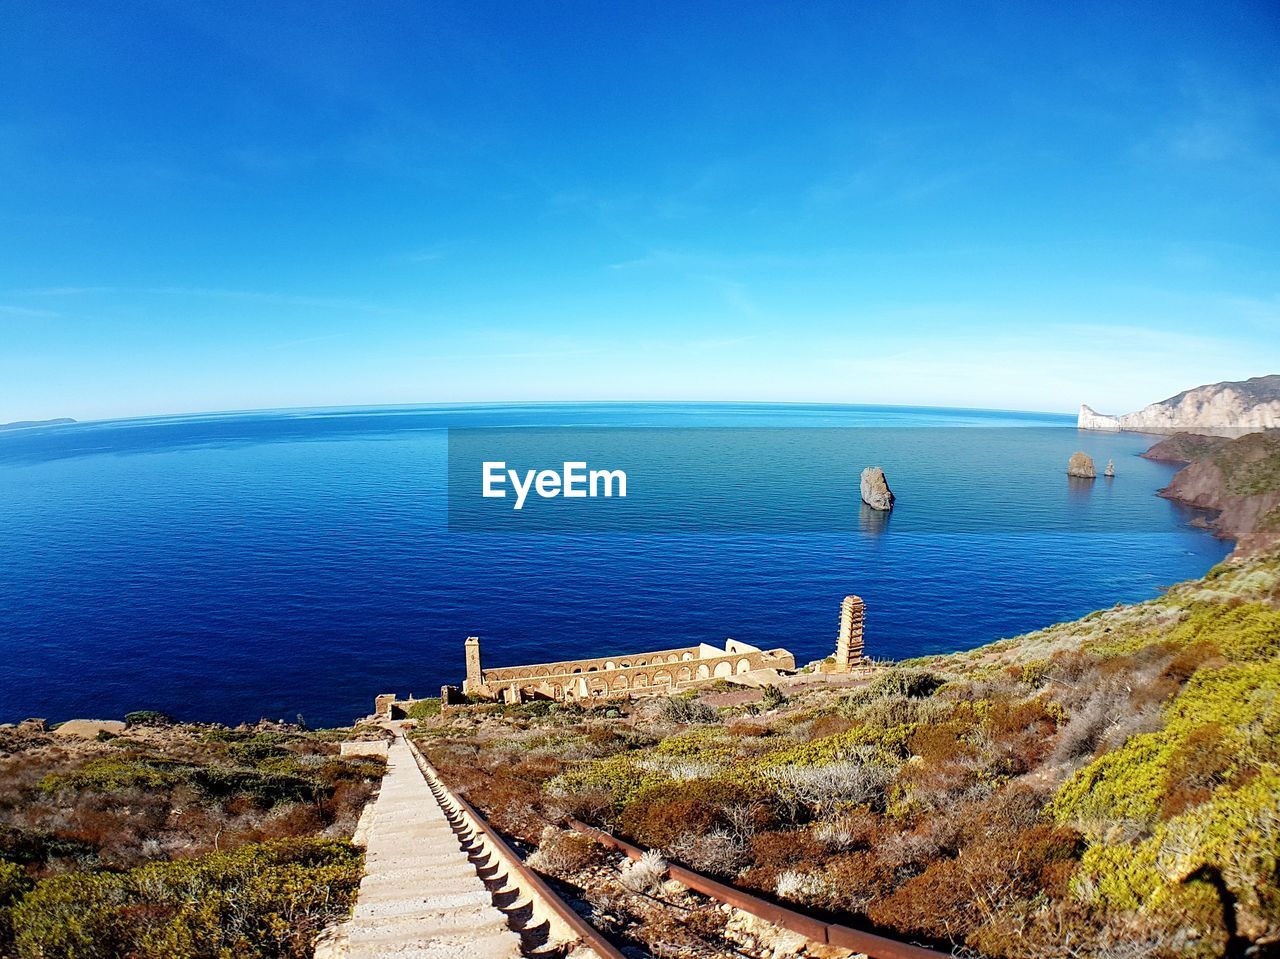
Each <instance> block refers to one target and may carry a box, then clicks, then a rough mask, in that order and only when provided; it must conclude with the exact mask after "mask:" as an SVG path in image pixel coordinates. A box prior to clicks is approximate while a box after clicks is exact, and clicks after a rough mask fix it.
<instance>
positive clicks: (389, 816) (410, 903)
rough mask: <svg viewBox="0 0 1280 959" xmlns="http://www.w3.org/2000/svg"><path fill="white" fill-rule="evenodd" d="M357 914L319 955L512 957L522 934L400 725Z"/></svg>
mask: <svg viewBox="0 0 1280 959" xmlns="http://www.w3.org/2000/svg"><path fill="white" fill-rule="evenodd" d="M369 816H370V817H371V818H370V822H369V828H368V844H367V846H366V851H365V877H364V879H363V880H361V882H360V895H359V898H358V899H357V901H356V907H355V912H354V914H353V915H352V917H351V918H350V919H349V920H348V921H347V922H345V923H343V924H342V925H341V926H339V927H338V929H337V930H336V931H335V934H334V935H332V936H331V937H329V938H328V939H326V940H324V941H322V943H321V944H320V946H319V947H317V949H316V959H340V957H341V959H383V957H387V959H391V957H396V959H511V957H517V956H519V955H520V936H519V935H518V934H517V933H515V932H513V931H512V930H511V929H510V928H509V927H508V924H507V918H506V916H504V915H503V913H502V912H500V911H499V910H498V908H497V907H496V906H495V905H494V904H493V897H492V895H491V894H490V891H489V889H488V888H486V886H485V883H484V881H483V880H482V879H481V878H480V876H479V874H478V873H477V872H476V866H475V864H474V863H473V862H472V861H471V860H470V858H469V857H468V855H467V853H466V852H464V851H463V850H462V847H461V844H460V843H459V840H458V837H457V836H456V835H455V834H454V830H453V829H452V828H451V827H450V824H449V820H448V819H447V818H446V817H445V813H444V811H443V810H442V809H441V808H440V804H439V802H437V800H436V797H435V796H433V795H432V792H431V790H430V789H429V788H428V786H427V781H426V779H425V778H423V775H422V772H421V770H419V769H418V765H417V763H415V762H414V759H413V755H412V754H411V752H410V751H409V746H408V744H407V743H406V742H405V740H404V736H403V734H402V733H400V732H399V731H398V730H397V732H396V740H395V742H394V743H393V744H392V746H391V748H390V754H389V755H388V757H387V774H386V776H385V777H383V780H382V789H381V791H380V792H379V793H378V796H377V798H376V799H375V800H374V801H373V805H372V809H371V810H370V812H369Z"/></svg>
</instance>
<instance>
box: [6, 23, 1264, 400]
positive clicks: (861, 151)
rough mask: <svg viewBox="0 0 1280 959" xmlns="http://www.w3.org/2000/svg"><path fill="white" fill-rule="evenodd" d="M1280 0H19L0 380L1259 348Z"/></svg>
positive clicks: (799, 363)
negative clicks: (1056, 0)
mask: <svg viewBox="0 0 1280 959" xmlns="http://www.w3.org/2000/svg"><path fill="white" fill-rule="evenodd" d="M1278 51H1280V13H1277V8H1276V7H1275V6H1274V4H1273V3H1269V2H1255V3H1248V2H1242V3H1200V4H1186V3H1177V2H1171V3H1165V4H1159V5H1146V4H1125V3H1115V2H1114V0H1110V2H1105V3H1078V4H1028V3H1021V2H1010V3H995V4H984V3H966V4H942V3H939V4H932V3H910V2H908V3H896V2H895V3H889V2H885V3H848V2H844V3H822V2H812V3H806V4H777V5H754V4H749V3H743V2H741V0H739V2H733V3H723V4H718V3H696V2H695V3H689V4H666V5H661V4H654V3H644V4H636V3H629V2H623V0H618V2H611V3H575V2H557V3H537V2H534V3H529V2H524V3H511V4H497V3H486V2H482V0H478V2H466V3H463V2H457V3H436V2H428V0H419V2H394V0H377V2H369V3H354V2H352V3H348V4H332V3H324V2H315V0H309V2H305V3H304V2H297V3H294V2H272V3H261V2H254V3H235V2H207V3H200V2H194V0H181V2H179V0H174V2H167V3H154V4H153V3H136V2H130V0H121V2H116V3H110V4H98V3H77V2H70V3H58V4H55V3H48V2H44V0H7V2H4V3H3V4H0V421H4V420H10V419H20V418H28V417H46V416H60V415H68V416H74V417H78V418H97V417H107V416H121V415H142V414H152V413H168V412H185V411H198V410H221V409H245V408H266V407H278V406H309V405H336V404H371V403H412V402H459V401H477V400H511V399H651V398H666V399H736V400H796V401H811V400H817V401H840V402H854V403H895V404H897V403H919V404H941V405H953V406H978V407H994V408H1020V409H1042V410H1064V411H1065V410H1071V409H1074V407H1075V405H1076V404H1077V403H1079V402H1081V401H1087V402H1089V403H1091V404H1092V405H1094V406H1096V407H1097V408H1099V409H1103V410H1109V411H1122V410H1127V409H1131V408H1136V407H1139V406H1141V405H1144V404H1145V403H1147V402H1150V401H1153V400H1156V399H1161V398H1163V397H1165V396H1167V395H1169V394H1171V393H1174V392H1177V391H1178V390H1181V389H1183V388H1186V387H1190V386H1193V385H1197V384H1199V383H1203V382H1211V381H1215V380H1219V379H1235V378H1241V377H1245V376H1250V375H1257V374H1262V373H1269V372H1280V71H1277V70H1276V69H1275V63H1276V59H1277V53H1278Z"/></svg>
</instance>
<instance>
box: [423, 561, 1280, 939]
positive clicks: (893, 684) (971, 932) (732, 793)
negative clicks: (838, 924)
mask: <svg viewBox="0 0 1280 959" xmlns="http://www.w3.org/2000/svg"><path fill="white" fill-rule="evenodd" d="M744 700H746V701H744ZM1277 732H1280V556H1278V555H1276V554H1271V555H1267V556H1255V557H1253V558H1252V559H1249V560H1247V561H1242V562H1237V563H1232V564H1224V565H1222V566H1220V567H1218V568H1216V569H1214V570H1213V571H1211V572H1210V573H1209V575H1208V576H1206V577H1205V578H1204V579H1203V580H1199V581H1195V582H1190V583H1186V584H1183V585H1181V586H1178V587H1176V588H1174V589H1172V590H1170V591H1169V593H1168V594H1167V595H1165V596H1163V597H1161V598H1159V599H1156V600H1152V601H1150V602H1148V603H1143V604H1140V605H1137V606H1123V607H1116V608H1115V609H1111V610H1106V611H1103V612H1100V613H1096V614H1093V615H1092V616H1088V617H1086V618H1085V619H1083V620H1080V621H1077V622H1072V623H1065V624H1062V625H1058V626H1054V627H1051V628H1049V629H1045V630H1042V631H1040V632H1036V633H1031V634H1028V635H1026V636H1021V637H1017V638H1014V639H1009V640H1005V641H1002V642H999V643H995V644H993V645H990V646H986V647H983V648H981V649H977V650H973V651H971V652H965V653H957V654H954V655H950V656H936V657H930V658H927V659H923V660H918V661H914V662H909V663H902V664H899V665H898V666H897V667H895V668H893V669H889V670H887V671H885V672H884V673H882V674H881V675H880V677H879V678H877V679H876V680H874V681H873V682H871V683H870V684H868V685H866V686H864V687H862V688H859V689H855V690H853V691H850V690H848V689H836V688H831V687H826V686H822V685H818V686H796V687H794V688H790V689H789V688H787V687H786V686H783V687H782V688H781V689H766V690H764V691H763V692H761V691H758V690H757V691H740V692H734V693H728V694H721V693H715V692H712V693H703V694H702V695H701V696H700V697H697V698H682V699H675V700H663V701H650V702H648V703H643V704H639V705H635V706H633V707H627V708H626V709H624V710H621V711H619V710H618V709H616V708H615V709H610V710H601V709H597V710H593V711H583V710H579V709H574V708H573V707H561V706H553V705H550V704H545V703H543V704H531V705H528V706H523V707H501V706H493V707H487V708H485V709H482V710H479V711H472V712H468V713H463V714H459V715H456V716H452V717H446V718H443V719H432V720H427V721H425V722H424V724H423V727H422V729H421V730H420V741H421V742H422V744H423V746H424V748H425V749H426V750H427V751H428V752H429V754H430V756H431V758H432V761H433V762H434V763H435V764H436V765H437V766H438V768H440V769H441V771H442V773H443V774H444V775H445V776H446V778H447V779H449V780H450V781H451V782H453V783H454V784H455V785H456V786H459V787H461V788H462V789H463V791H465V792H466V794H467V795H468V796H469V798H470V799H471V801H472V802H474V803H476V804H478V805H479V806H480V807H481V808H482V809H484V810H485V811H486V812H487V813H488V815H490V816H491V817H492V818H493V820H494V821H495V823H496V824H497V825H498V826H499V827H500V828H502V829H504V830H506V831H508V832H509V833H511V834H512V835H515V836H517V837H520V838H521V839H523V840H525V841H527V842H529V843H532V844H537V845H538V846H539V848H540V852H539V854H538V855H537V856H536V857H535V860H534V861H535V862H537V863H538V864H540V868H543V869H544V870H545V871H546V872H548V874H550V875H552V876H555V877H557V878H558V879H560V880H562V881H564V882H567V883H569V884H571V885H573V886H577V887H580V888H583V889H584V890H585V895H586V898H587V899H588V900H589V901H590V902H592V903H593V904H597V905H596V908H597V910H598V911H600V910H605V911H607V910H612V912H609V914H608V915H609V917H610V918H609V919H608V921H609V922H612V923H613V924H614V927H619V926H621V927H623V928H626V929H628V930H629V933H628V934H629V935H632V936H634V937H635V938H636V939H637V940H638V941H641V942H646V943H648V945H649V946H651V947H652V946H653V944H654V941H653V936H655V935H658V934H657V933H655V932H654V931H653V929H655V928H657V929H661V930H664V931H663V932H661V935H662V936H668V937H670V936H671V935H673V934H672V933H671V932H670V929H669V928H668V927H667V926H666V925H662V924H658V925H656V926H655V923H654V920H653V919H652V917H651V916H649V915H647V914H645V913H643V912H641V911H636V910H634V909H633V910H632V911H630V912H629V911H628V908H629V907H626V906H625V905H620V903H619V901H618V899H617V897H616V895H614V894H612V893H611V894H609V895H606V894H605V887H604V886H603V885H602V883H604V884H607V883H608V881H609V880H608V875H609V873H608V870H607V869H606V870H603V871H602V869H601V863H600V857H599V854H598V853H593V852H592V851H591V849H590V848H589V847H590V844H587V846H585V847H584V846H583V845H582V840H581V838H580V837H575V836H574V835H573V834H571V833H569V832H565V831H563V825H564V823H565V822H566V821H567V819H568V817H571V816H572V817H577V818H579V819H582V820H585V821H588V822H590V823H593V824H596V825H599V826H601V827H603V828H606V829H609V830H611V831H613V832H615V833H617V834H620V835H622V836H625V837H627V838H630V839H631V840H633V841H635V842H637V843H639V844H641V845H645V846H649V847H653V848H657V849H659V850H661V851H662V853H663V855H664V856H666V857H668V858H670V859H673V860H678V861H680V862H683V863H685V864H686V865H689V866H691V867H693V868H695V869H697V870H700V871H703V872H706V873H710V874H712V875H715V876H719V877H721V878H723V879H727V880H730V881H732V882H734V883H735V884H737V885H739V886H742V887H744V888H747V889H750V890H754V891H757V892H759V893H763V894H765V895H766V896H770V897H773V898H775V899H777V900H780V901H784V902H787V903H790V904H793V905H795V906H798V907H800V908H802V909H805V910H807V911H811V912H814V913H817V914H822V915H831V916H835V917H838V918H839V919H840V921H843V922H846V923H848V924H852V925H858V926H863V927H869V928H872V929H874V930H878V931H881V932H884V933H888V934H892V935H895V936H898V937H902V938H905V939H909V940H913V941H923V942H928V943H932V944H934V945H937V946H940V947H943V948H961V949H963V950H966V954H971V955H985V956H1000V957H1009V959H1014V957H1017V959H1041V957H1043V959H1059V957H1061V956H1064V955H1071V956H1073V957H1099V959H1102V957H1107V959H1114V957H1129V956H1132V957H1134V959H1137V957H1139V956H1155V957H1191V956H1195V957H1200V956H1206V957H1207V956H1223V955H1239V954H1242V953H1241V950H1242V949H1243V948H1244V946H1245V945H1246V944H1256V945H1259V946H1266V947H1267V948H1270V946H1271V944H1274V943H1275V942H1276V941H1277V937H1280V883H1278V881H1277V872H1276V866H1277V862H1278V861H1280V739H1278V738H1277V736H1276V734H1277ZM615 892H616V890H615ZM600 903H604V904H605V905H599V904H600ZM684 908H686V909H692V908H693V907H691V906H689V905H688V904H686V905H685V907H684ZM628 917H629V918H628ZM597 918H598V919H599V920H600V921H605V919H603V918H601V917H597ZM714 919H715V916H714V915H712V914H711V913H708V914H707V915H705V916H703V918H702V920H700V921H705V923H711V925H710V926H706V925H704V926H699V927H698V928H702V929H704V932H705V930H706V929H712V930H713V932H712V933H707V934H706V940H707V943H714V942H716V941H718V940H719V937H721V936H725V935H729V934H731V932H732V930H731V929H730V928H728V927H726V926H725V924H724V921H723V917H721V918H720V920H719V924H718V925H716V924H715V923H714V922H713V920H714ZM696 939H697V937H693V938H692V939H690V938H689V937H686V938H685V939H682V940H680V942H681V943H682V945H681V948H683V949H689V950H692V951H690V952H685V953H682V954H688V955H701V954H708V955H713V954H719V953H718V952H716V950H715V948H713V947H712V946H711V945H709V944H708V945H707V946H706V951H704V952H700V951H699V947H698V943H697V941H696ZM663 941H667V940H663ZM671 941H675V940H671ZM782 954H793V953H782Z"/></svg>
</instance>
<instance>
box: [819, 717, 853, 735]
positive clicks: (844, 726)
mask: <svg viewBox="0 0 1280 959" xmlns="http://www.w3.org/2000/svg"><path fill="white" fill-rule="evenodd" d="M855 725H856V724H855V723H854V722H853V721H852V720H850V719H846V718H845V717H844V716H819V717H818V718H817V719H815V720H814V721H813V722H812V723H810V724H809V739H810V740H815V739H825V738H826V737H828V736H838V735H839V734H840V733H846V732H848V731H849V730H850V729H853V728H854V726H855Z"/></svg>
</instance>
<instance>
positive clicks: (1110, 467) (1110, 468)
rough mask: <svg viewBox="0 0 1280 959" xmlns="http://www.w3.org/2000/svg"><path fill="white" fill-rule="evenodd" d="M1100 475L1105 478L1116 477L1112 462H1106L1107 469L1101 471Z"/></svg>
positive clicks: (1113, 462)
mask: <svg viewBox="0 0 1280 959" xmlns="http://www.w3.org/2000/svg"><path fill="white" fill-rule="evenodd" d="M1102 475H1103V476H1107V477H1111V476H1115V475H1116V464H1115V461H1114V460H1107V468H1106V469H1104V470H1103V471H1102Z"/></svg>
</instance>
